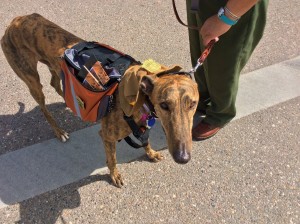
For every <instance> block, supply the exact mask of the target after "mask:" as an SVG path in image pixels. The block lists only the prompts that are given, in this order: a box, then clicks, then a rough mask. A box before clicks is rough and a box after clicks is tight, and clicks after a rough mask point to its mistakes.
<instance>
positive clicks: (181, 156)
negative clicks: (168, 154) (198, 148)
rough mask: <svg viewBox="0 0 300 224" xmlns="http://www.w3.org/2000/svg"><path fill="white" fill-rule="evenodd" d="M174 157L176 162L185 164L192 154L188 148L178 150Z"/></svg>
mask: <svg viewBox="0 0 300 224" xmlns="http://www.w3.org/2000/svg"><path fill="white" fill-rule="evenodd" d="M173 158H174V160H175V162H176V163H180V164H185V163H187V162H188V161H190V159H191V154H190V153H189V152H187V151H186V150H178V151H175V152H174V153H173Z"/></svg>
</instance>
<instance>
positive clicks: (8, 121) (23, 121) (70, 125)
mask: <svg viewBox="0 0 300 224" xmlns="http://www.w3.org/2000/svg"><path fill="white" fill-rule="evenodd" d="M18 104H19V111H18V112H17V113H16V114H12V115H0V139H1V142H0V155H1V154H4V153H7V152H10V151H13V150H16V149H19V148H23V147H26V146H29V145H33V144H36V143H38V142H42V141H45V140H48V139H52V138H55V135H54V132H53V130H52V128H51V127H50V125H49V124H48V122H47V121H46V119H45V117H44V115H43V113H42V112H41V110H40V107H39V106H36V107H35V108H34V109H33V110H31V111H29V112H24V111H25V105H24V103H21V102H18ZM47 108H48V109H49V111H50V113H51V114H52V115H53V116H54V118H55V120H56V121H57V123H58V125H59V126H60V127H62V128H63V129H64V130H65V131H67V132H68V133H71V132H74V131H76V130H80V129H83V128H86V127H89V126H92V125H93V124H92V123H89V122H83V121H81V120H80V118H78V117H76V116H74V115H73V113H72V112H71V111H70V110H69V109H67V108H66V106H65V104H64V103H54V104H49V105H47Z"/></svg>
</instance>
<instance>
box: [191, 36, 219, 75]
mask: <svg viewBox="0 0 300 224" xmlns="http://www.w3.org/2000/svg"><path fill="white" fill-rule="evenodd" d="M218 40H219V39H217V38H216V39H213V40H211V41H210V42H209V43H208V44H207V46H206V47H205V49H204V51H203V52H202V54H201V55H200V57H199V58H198V60H197V64H196V65H195V66H194V67H193V68H192V69H191V70H190V73H191V75H194V73H195V72H196V71H197V69H198V68H199V67H200V66H202V65H203V63H204V61H205V59H206V58H207V56H208V55H209V53H210V51H211V49H212V47H213V46H214V44H215V43H216V42H217V41H218Z"/></svg>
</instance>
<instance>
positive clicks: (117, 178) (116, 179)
mask: <svg viewBox="0 0 300 224" xmlns="http://www.w3.org/2000/svg"><path fill="white" fill-rule="evenodd" d="M110 177H111V180H112V182H113V184H114V185H115V186H116V187H119V188H121V187H122V186H123V185H124V182H123V179H122V176H121V174H119V173H118V172H115V173H114V174H110Z"/></svg>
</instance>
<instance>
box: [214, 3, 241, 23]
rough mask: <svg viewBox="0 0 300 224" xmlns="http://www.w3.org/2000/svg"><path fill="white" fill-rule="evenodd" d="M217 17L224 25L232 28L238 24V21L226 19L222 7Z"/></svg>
mask: <svg viewBox="0 0 300 224" xmlns="http://www.w3.org/2000/svg"><path fill="white" fill-rule="evenodd" d="M218 17H219V19H220V20H221V21H222V22H224V23H226V24H227V25H230V26H232V25H234V24H236V23H237V22H238V19H237V20H232V19H230V18H228V17H227V16H226V15H225V9H224V8H223V7H221V8H220V9H219V12H218Z"/></svg>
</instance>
